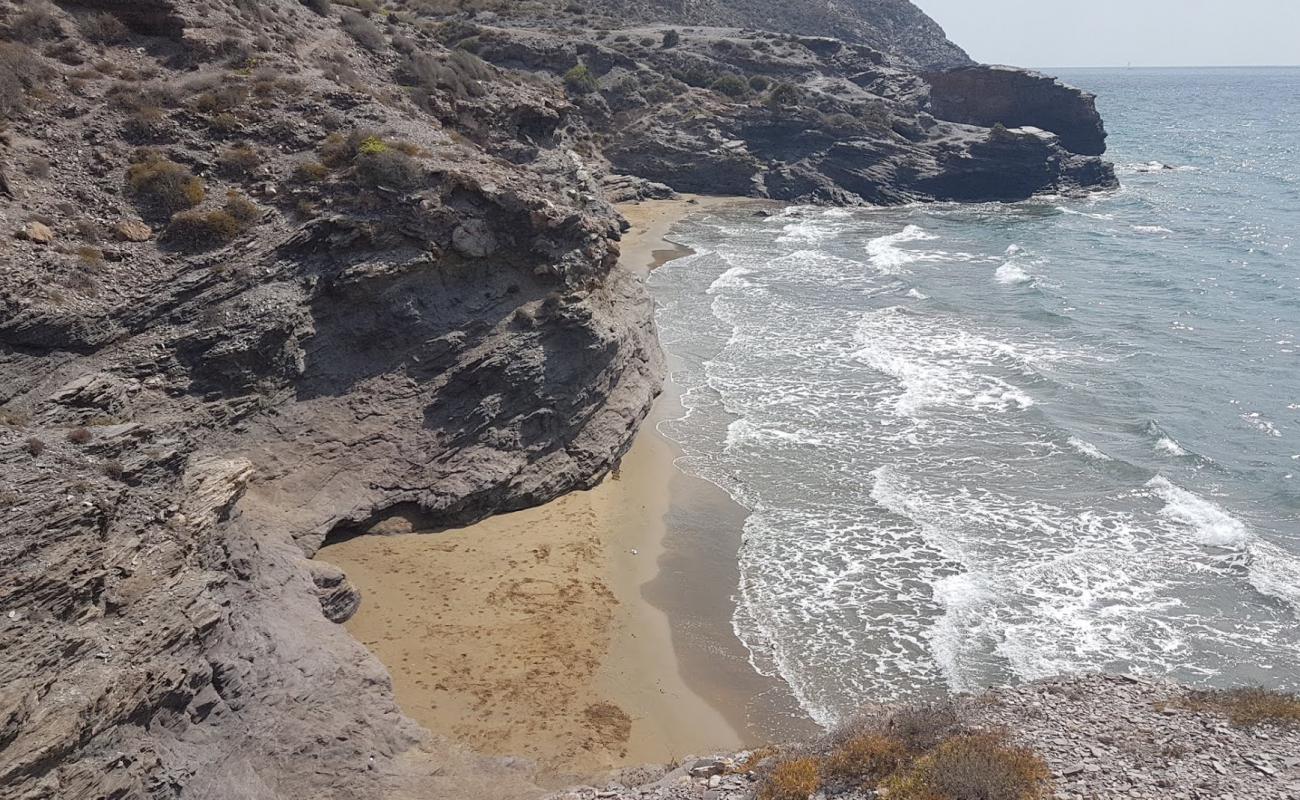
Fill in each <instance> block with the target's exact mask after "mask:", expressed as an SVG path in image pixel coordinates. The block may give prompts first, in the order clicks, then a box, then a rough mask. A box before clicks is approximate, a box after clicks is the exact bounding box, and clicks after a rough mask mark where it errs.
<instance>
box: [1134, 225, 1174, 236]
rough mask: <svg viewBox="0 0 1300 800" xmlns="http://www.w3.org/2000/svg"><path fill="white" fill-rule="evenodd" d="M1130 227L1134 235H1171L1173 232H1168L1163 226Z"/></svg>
mask: <svg viewBox="0 0 1300 800" xmlns="http://www.w3.org/2000/svg"><path fill="white" fill-rule="evenodd" d="M1131 227H1132V228H1133V230H1134V231H1135V232H1136V233H1149V234H1169V233H1173V231H1171V230H1169V229H1168V228H1166V227H1165V226H1163V225H1133V226H1131Z"/></svg>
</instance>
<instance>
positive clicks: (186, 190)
mask: <svg viewBox="0 0 1300 800" xmlns="http://www.w3.org/2000/svg"><path fill="white" fill-rule="evenodd" d="M126 185H127V189H128V191H129V192H130V193H131V194H132V195H134V196H135V198H136V201H137V202H138V203H139V204H140V205H141V206H143V207H144V209H145V210H147V211H149V212H152V213H154V214H158V215H167V214H174V213H176V212H178V211H184V210H186V209H190V208H193V207H194V206H197V205H198V204H199V203H202V202H203V197H204V194H205V188H204V186H203V181H201V180H199V179H198V178H196V177H195V176H194V173H192V172H190V170H189V168H188V167H185V166H182V165H181V164H177V163H176V162H175V161H171V160H169V159H167V158H166V157H164V156H162V155H161V154H159V153H155V152H147V153H145V154H144V155H143V157H142V159H141V160H139V161H137V162H136V163H134V164H132V165H131V166H129V167H127V168H126Z"/></svg>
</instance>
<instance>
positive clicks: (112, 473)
mask: <svg viewBox="0 0 1300 800" xmlns="http://www.w3.org/2000/svg"><path fill="white" fill-rule="evenodd" d="M102 469H103V470H104V474H105V475H106V476H108V477H109V478H112V479H113V480H115V481H120V480H122V476H123V475H125V474H126V467H124V466H122V462H121V461H105V462H104V464H103V467H102Z"/></svg>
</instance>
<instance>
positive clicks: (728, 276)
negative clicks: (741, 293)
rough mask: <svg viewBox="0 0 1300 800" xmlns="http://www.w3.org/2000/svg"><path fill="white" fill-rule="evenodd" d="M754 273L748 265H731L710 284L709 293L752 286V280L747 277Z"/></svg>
mask: <svg viewBox="0 0 1300 800" xmlns="http://www.w3.org/2000/svg"><path fill="white" fill-rule="evenodd" d="M753 274H754V270H752V269H750V268H748V267H740V266H736V267H731V268H730V269H728V270H727V271H726V272H724V273H722V274H721V275H719V276H718V277H717V278H715V279H714V281H713V283H711V284H710V285H709V288H708V293H709V294H717V293H718V292H720V291H722V290H723V289H739V288H744V287H746V286H750V285H751V284H750V282H749V281H747V280H745V278H746V277H747V276H749V275H753Z"/></svg>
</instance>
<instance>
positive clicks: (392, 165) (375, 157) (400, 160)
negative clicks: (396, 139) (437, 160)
mask: <svg viewBox="0 0 1300 800" xmlns="http://www.w3.org/2000/svg"><path fill="white" fill-rule="evenodd" d="M380 144H383V143H382V142H380ZM355 163H356V172H357V181H358V182H360V183H361V184H362V185H365V186H369V187H371V188H379V187H381V186H382V187H384V188H386V189H397V190H401V191H405V190H407V189H413V188H415V187H416V186H417V185H419V183H420V181H421V179H422V178H423V177H424V170H423V169H422V168H421V167H420V164H419V163H418V162H417V161H416V160H415V159H413V158H411V157H410V156H409V155H407V154H406V153H403V152H402V151H400V150H396V149H392V148H389V147H387V146H385V147H384V148H383V149H382V150H375V151H373V152H366V151H364V150H362V151H361V152H360V153H359V154H358V155H357V157H356V161H355Z"/></svg>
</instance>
